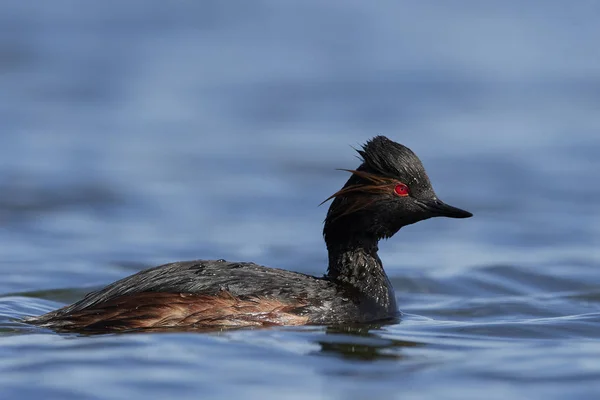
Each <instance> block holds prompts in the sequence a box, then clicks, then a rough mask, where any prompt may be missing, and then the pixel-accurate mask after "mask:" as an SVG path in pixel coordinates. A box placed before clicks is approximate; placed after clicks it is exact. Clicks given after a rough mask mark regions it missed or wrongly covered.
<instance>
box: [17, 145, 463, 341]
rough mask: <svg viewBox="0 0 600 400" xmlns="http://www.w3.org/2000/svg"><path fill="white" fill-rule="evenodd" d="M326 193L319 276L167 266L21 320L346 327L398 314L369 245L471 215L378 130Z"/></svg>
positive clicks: (76, 326) (87, 328)
mask: <svg viewBox="0 0 600 400" xmlns="http://www.w3.org/2000/svg"><path fill="white" fill-rule="evenodd" d="M359 153H360V154H361V156H362V158H363V163H362V164H361V166H360V167H359V168H358V169H357V170H354V171H350V172H351V173H352V176H351V177H350V179H349V180H348V182H347V183H346V185H345V186H344V187H343V188H342V189H341V190H340V191H338V192H337V193H336V194H334V195H333V196H332V197H331V198H333V199H334V201H333V203H332V205H331V206H330V208H329V212H328V213H327V218H326V220H325V228H324V237H325V241H326V243H327V249H328V252H329V266H328V270H327V273H326V274H325V275H324V276H323V277H313V276H309V275H305V274H300V273H296V272H291V271H286V270H281V269H275V268H267V267H264V266H260V265H257V264H254V263H246V262H227V261H225V260H198V261H187V262H176V263H171V264H166V265H163V266H159V267H155V268H151V269H148V270H145V271H141V272H139V273H137V274H135V275H131V276H129V277H126V278H124V279H121V280H119V281H117V282H114V283H113V284H111V285H109V286H107V287H105V288H104V289H101V290H99V291H96V292H92V293H90V294H88V295H87V296H86V297H85V298H84V299H82V300H80V301H78V302H76V303H74V304H72V305H70V306H67V307H64V308H61V309H59V310H56V311H52V312H50V313H47V314H45V315H42V316H40V317H33V318H30V319H29V320H28V322H30V323H33V324H36V325H40V326H45V327H49V328H52V329H56V330H63V331H81V332H113V331H124V330H132V329H148V328H152V329H156V328H159V329H163V328H164V329H168V328H179V329H200V328H211V327H240V326H265V325H305V324H327V325H331V324H346V323H365V322H375V321H382V320H390V319H394V318H396V317H397V316H398V310H397V306H396V300H395V297H394V291H393V288H392V285H391V283H390V282H389V279H388V277H387V275H386V273H385V271H384V269H383V265H382V263H381V260H380V259H379V256H378V255H377V251H378V242H379V240H380V239H382V238H388V237H391V236H393V235H394V234H395V233H396V232H397V231H398V230H399V229H400V228H401V227H402V226H405V225H408V224H411V223H414V222H417V221H420V220H423V219H427V218H430V217H434V216H449V217H456V218H465V217H469V216H471V214H470V213H468V212H466V211H463V210H460V209H456V208H454V207H451V206H448V205H446V204H444V203H442V202H441V201H439V200H438V199H437V197H436V196H435V193H434V192H433V189H432V188H431V184H430V183H429V178H428V177H427V175H426V174H425V170H424V169H423V167H422V165H421V163H420V161H419V159H418V158H417V157H416V156H415V155H414V153H412V151H410V150H409V149H408V148H406V147H404V146H402V145H400V144H398V143H395V142H392V141H391V140H389V139H387V138H385V137H382V136H378V137H376V138H374V139H372V140H371V141H369V142H368V143H367V144H366V145H365V146H364V147H363V150H362V151H359Z"/></svg>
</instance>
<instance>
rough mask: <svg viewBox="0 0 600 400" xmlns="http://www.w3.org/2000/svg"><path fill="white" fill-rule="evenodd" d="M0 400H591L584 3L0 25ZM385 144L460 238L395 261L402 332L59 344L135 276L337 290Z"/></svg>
mask: <svg viewBox="0 0 600 400" xmlns="http://www.w3.org/2000/svg"><path fill="white" fill-rule="evenodd" d="M0 7H1V8H2V12H1V13H0V29H1V30H2V32H3V34H2V35H0V88H1V92H2V93H3V95H2V96H1V100H0V116H1V118H0V127H1V131H2V134H1V135H0V193H1V196H0V243H1V244H0V398H2V399H12V398H19V399H29V398H44V399H69V398H72V399H82V398H90V399H136V398H180V399H187V398H190V399H191V398H203V399H210V398H236V397H237V398H240V397H243V398H245V399H255V398H257V399H258V398H267V399H270V398H273V399H280V398H290V399H296V398H297V399H335V398H340V399H341V398H344V399H346V398H349V399H365V398H374V399H380V398H402V399H408V398H454V399H467V398H473V399H480V398H486V399H506V398H527V399H536V398H540V399H542V398H543V399H555V398H556V399H560V398H580V399H583V398H597V396H598V394H599V393H600V383H599V382H600V363H599V362H598V358H599V356H600V344H598V341H597V337H598V332H599V329H600V311H599V310H600V285H599V284H600V274H599V273H598V267H599V266H600V251H599V250H598V243H600V212H599V210H598V207H597V204H598V201H599V200H600V187H599V186H598V185H597V178H598V171H599V170H600V169H599V168H600V161H599V159H598V156H597V155H598V154H599V152H600V135H599V134H598V130H599V129H600V112H599V111H600V110H599V108H598V104H600V102H599V101H600V47H598V45H597V38H598V35H599V34H600V25H598V24H597V21H598V17H599V14H600V7H599V6H598V5H597V4H596V3H594V2H583V1H582V2H576V3H569V4H567V3H565V2H559V1H539V2H533V1H532V2H527V3H522V2H518V1H505V2H501V3H496V4H494V5H491V4H488V3H486V4H483V3H480V2H453V3H452V5H449V4H446V3H443V2H437V3H433V2H379V3H377V4H368V3H366V2H346V1H344V2H342V1H330V2H327V3H322V2H318V1H303V2H301V3H297V4H293V3H288V2H279V1H257V2H252V3H248V2H243V1H239V2H217V1H213V2H210V1H205V2H190V3H185V2H179V3H169V4H168V5H167V3H164V2H158V1H146V0H144V1H141V0H140V1H130V2H116V1H106V2H95V3H88V4H83V3H81V2H70V1H54V2H47V3H39V4H36V5H35V6H30V5H28V4H27V3H25V2H10V1H9V2H4V3H3V4H2V5H1V6H0ZM375 134H385V135H387V136H389V137H391V138H393V139H395V140H397V141H400V142H402V143H404V144H406V145H408V146H410V147H411V148H413V150H415V151H416V152H417V154H419V156H420V157H421V158H422V160H423V162H424V164H425V166H426V168H427V170H428V172H429V175H430V177H431V179H432V181H433V184H434V187H435V188H436V191H437V193H438V195H439V196H440V198H442V199H443V200H445V201H447V202H448V203H450V204H453V205H456V206H459V207H463V208H465V209H467V210H470V211H472V212H473V213H474V214H475V217H474V218H472V219H469V220H444V219H438V220H430V221H426V222H422V223H420V224H417V225H413V226H410V227H407V228H405V229H403V230H402V231H401V232H400V233H399V234H398V235H397V236H396V237H394V238H393V239H391V240H388V241H387V242H385V243H382V245H381V258H382V259H383V261H384V264H385V266H386V269H387V271H388V273H389V275H390V278H391V279H392V282H393V284H394V286H395V288H396V291H397V298H398V304H399V305H400V308H401V309H402V311H403V312H404V313H405V315H404V317H403V319H402V321H401V322H400V323H398V324H395V325H387V326H365V327H348V328H347V329H332V328H327V327H301V328H275V329H264V330H239V331H232V332H223V333H212V334H193V333H172V334H131V335H105V336H95V337H85V336H78V335H58V334H55V333H52V332H50V331H46V330H43V329H37V328H34V327H31V326H27V325H25V324H23V323H21V322H20V321H19V318H21V317H24V316H27V315H37V314H41V313H43V312H46V311H50V310H52V309H54V308H56V307H59V306H62V305H64V304H67V303H70V302H72V301H75V300H77V299H79V298H80V297H81V296H83V295H84V294H85V293H86V292H87V291H89V290H92V289H94V288H99V287H101V286H102V285H105V284H107V283H109V282H112V281H114V280H116V279H118V278H121V277H124V276H127V275H129V274H131V273H134V272H136V271H138V270H140V269H143V268H145V267H149V266H154V265H158V264H161V263H164V262H168V261H174V260H186V259H196V258H226V259H228V260H252V261H255V262H258V263H261V264H264V265H269V266H276V267H281V268H287V269H293V270H297V271H301V272H304V273H311V274H317V275H318V274H321V273H323V271H324V269H325V263H326V253H325V250H324V246H323V243H322V239H321V232H320V231H321V222H322V220H323V217H324V214H325V211H326V208H325V207H317V205H318V204H319V203H320V202H321V201H322V200H323V199H324V198H326V197H328V196H329V195H330V194H331V193H333V192H334V191H335V190H337V189H338V188H339V186H340V185H341V184H342V183H343V182H344V181H345V179H346V175H345V173H344V172H340V171H336V170H335V168H352V167H356V165H357V161H356V159H355V156H354V154H353V151H352V149H351V147H350V146H355V147H356V146H358V145H359V144H360V143H362V142H364V141H365V140H366V139H367V138H369V137H370V136H373V135H375Z"/></svg>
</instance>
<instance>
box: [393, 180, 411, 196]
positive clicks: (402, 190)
mask: <svg viewBox="0 0 600 400" xmlns="http://www.w3.org/2000/svg"><path fill="white" fill-rule="evenodd" d="M408 192H409V190H408V186H406V185H405V184H404V183H399V184H397V185H396V187H394V193H396V194H397V195H398V196H408Z"/></svg>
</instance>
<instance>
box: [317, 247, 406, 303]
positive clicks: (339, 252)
mask: <svg viewBox="0 0 600 400" xmlns="http://www.w3.org/2000/svg"><path fill="white" fill-rule="evenodd" d="M328 239H331V238H328ZM338 239H339V238H338ZM377 243H378V240H376V239H371V238H352V239H350V240H341V241H340V240H336V241H334V243H329V242H328V243H327V250H328V251H329V267H328V269H327V278H328V279H330V280H332V281H333V282H336V283H337V284H339V285H341V286H343V287H345V288H347V289H348V290H349V291H350V292H353V293H355V294H358V297H360V298H361V303H362V305H364V306H365V307H366V308H369V309H372V310H369V311H372V312H376V313H380V312H384V313H386V314H389V313H390V312H393V313H395V312H396V300H395V297H394V290H393V288H392V285H391V283H390V281H389V279H388V277H387V275H386V273H385V271H384V269H383V265H382V264H381V260H380V259H379V256H378V255H377V250H378V247H377Z"/></svg>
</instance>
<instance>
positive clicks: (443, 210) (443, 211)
mask: <svg viewBox="0 0 600 400" xmlns="http://www.w3.org/2000/svg"><path fill="white" fill-rule="evenodd" d="M419 204H421V206H422V207H423V208H425V209H426V210H427V211H429V212H431V213H432V214H433V216H434V217H448V218H470V217H472V216H473V214H471V213H470V212H468V211H465V210H461V209H460V208H456V207H452V206H451V205H448V204H446V203H444V202H443V201H441V200H439V199H437V198H434V199H432V200H420V201H419Z"/></svg>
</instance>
